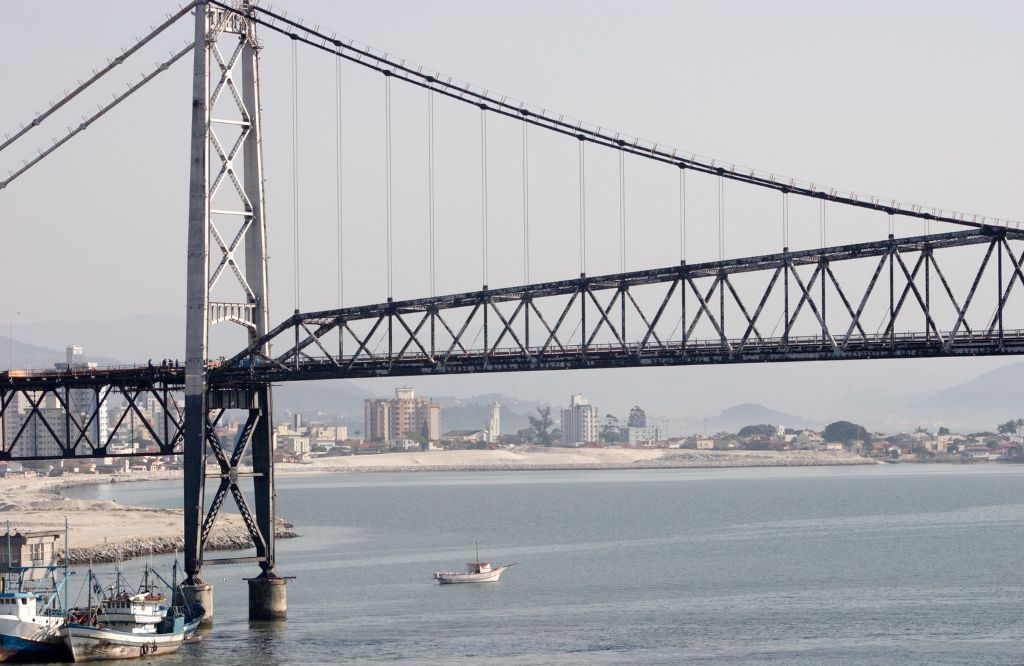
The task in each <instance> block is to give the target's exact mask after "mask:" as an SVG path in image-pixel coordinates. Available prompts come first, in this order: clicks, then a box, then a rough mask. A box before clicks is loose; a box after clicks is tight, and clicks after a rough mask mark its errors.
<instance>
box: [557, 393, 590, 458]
mask: <svg viewBox="0 0 1024 666" xmlns="http://www.w3.org/2000/svg"><path fill="white" fill-rule="evenodd" d="M597 435H598V412H597V406H595V405H591V404H590V401H589V400H587V399H586V398H584V397H583V394H582V393H577V394H575V395H573V396H572V398H571V399H570V400H569V408H568V409H563V410H562V445H563V446H580V445H581V444H587V443H588V442H596V441H597Z"/></svg>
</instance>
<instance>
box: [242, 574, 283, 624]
mask: <svg viewBox="0 0 1024 666" xmlns="http://www.w3.org/2000/svg"><path fill="white" fill-rule="evenodd" d="M245 580H247V581H248V582H249V619H250V620H272V621H273V620H276V621H280V620H285V619H287V617H288V593H287V583H288V580H289V578H285V577H281V576H275V575H273V574H271V575H269V576H267V575H263V576H259V577H257V578H246V579H245Z"/></svg>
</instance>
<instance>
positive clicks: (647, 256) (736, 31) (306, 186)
mask: <svg viewBox="0 0 1024 666" xmlns="http://www.w3.org/2000/svg"><path fill="white" fill-rule="evenodd" d="M176 7H177V4H176V3H158V2H148V3H139V2H98V3H82V2H54V3H48V5H47V8H48V9H47V15H46V16H45V17H42V16H40V11H39V7H38V5H36V4H33V3H13V4H9V5H8V6H7V7H5V21H4V22H3V23H2V24H0V45H2V46H0V53H2V55H3V57H2V58H0V90H2V91H3V100H4V103H3V104H0V133H3V132H6V131H9V130H13V129H15V128H16V127H17V126H18V124H19V123H21V122H24V121H27V120H29V119H30V118H31V117H32V115H33V112H34V111H37V110H41V109H42V108H44V107H45V105H46V102H47V101H48V100H51V99H54V98H56V97H57V96H58V94H59V93H60V91H61V90H63V89H65V88H67V87H69V86H72V85H74V84H75V81H76V80H78V79H80V78H84V77H86V76H87V75H88V74H89V71H90V70H91V69H92V68H94V67H98V66H100V65H101V64H102V63H104V62H105V60H106V58H107V57H110V56H113V55H116V54H117V53H119V51H120V49H121V47H127V46H128V45H130V44H131V43H132V41H133V38H134V37H135V36H137V35H141V34H144V33H145V32H147V31H148V28H147V26H150V25H154V24H156V23H157V22H159V21H160V20H162V15H163V14H164V13H166V12H170V11H172V10H174V9H176ZM280 7H281V8H283V9H286V10H287V11H288V12H289V13H290V14H292V15H296V16H301V17H303V18H304V19H306V20H307V22H309V23H312V24H319V25H320V26H322V27H324V28H325V29H327V30H328V31H336V32H337V33H338V34H339V35H344V36H346V37H352V38H355V39H357V40H359V41H362V42H366V43H369V44H372V45H374V46H376V47H378V48H380V49H384V50H387V51H388V52H390V53H393V54H395V55H397V56H399V57H405V58H408V59H410V60H412V61H414V62H417V63H420V64H423V65H425V66H427V67H430V68H433V69H437V70H439V71H441V72H445V73H447V74H451V75H453V76H456V77H458V78H461V79H464V80H467V81H471V82H473V83H475V84H478V85H480V86H483V87H486V88H490V89H493V90H495V91H498V92H500V93H501V94H505V95H509V96H512V97H515V98H518V99H523V100H527V101H529V102H530V103H533V104H537V105H541V106H544V107H546V108H548V109H551V110H555V111H557V112H560V113H565V114H567V115H570V116H573V117H577V118H583V119H586V120H588V121H590V122H594V123H597V124H600V125H602V126H604V127H609V128H613V129H615V130H619V131H623V132H626V133H629V134H635V135H638V136H640V137H643V138H646V139H651V140H654V141H658V142H661V143H664V144H668V145H672V146H675V147H679V148H681V149H684V150H687V151H694V152H697V153H701V154H704V155H710V156H714V157H716V158H720V159H722V160H725V161H727V162H736V163H740V164H744V165H750V166H755V167H758V168H761V169H765V170H771V171H774V172H777V173H780V174H785V175H789V176H796V177H800V178H805V179H808V180H813V181H815V182H818V183H822V184H832V185H837V186H841V187H845V188H850V189H854V190H857V191H860V192H868V193H873V194H879V195H885V196H891V197H894V198H897V199H900V200H903V201H913V202H917V203H922V204H926V205H934V206H940V207H947V208H953V209H959V210H966V211H971V212H980V213H986V214H992V215H997V216H1001V217H1007V218H1013V219H1024V202H1022V197H1021V196H1020V185H1019V183H1020V177H1021V172H1022V160H1024V157H1022V156H1024V135H1022V132H1021V131H1020V129H1019V127H1020V120H1019V113H1020V108H1022V99H1021V97H1022V93H1021V87H1020V86H1019V85H1016V83H1015V82H1017V81H1020V80H1021V74H1022V71H1021V69H1022V63H1024V57H1022V56H1024V53H1022V50H1024V46H1022V45H1021V41H1020V39H1019V35H1020V34H1021V30H1022V28H1024V5H1022V4H1021V3H1019V2H986V3H951V2H934V1H928V2H900V3H891V2H856V3H853V2H850V3H821V2H781V3H760V2H715V3H704V2H631V3H610V2H569V1H562V2H531V1H525V2H517V3H504V4H498V3H479V2H443V3H440V2H438V3H422V2H377V3H343V2H312V1H309V2H289V3H283V2H282V3H281V4H280ZM41 18H45V19H46V20H40V19H41ZM190 31H191V27H190V22H189V20H188V19H185V20H183V21H182V22H181V23H180V25H179V26H177V27H176V28H175V29H173V30H172V31H171V32H170V33H169V34H167V35H166V38H162V39H161V40H160V41H159V43H158V44H155V45H153V46H152V47H151V48H147V49H146V50H145V51H144V52H143V53H141V54H140V55H139V56H136V57H135V58H133V59H132V60H130V61H129V63H128V64H127V65H125V66H123V67H120V68H118V70H116V73H115V74H114V75H113V76H112V77H111V79H110V81H108V82H107V83H106V84H105V85H104V86H101V88H100V90H98V91H97V92H96V94H95V95H92V96H89V97H88V99H87V100H86V101H88V102H90V103H88V104H78V105H75V106H74V108H75V109H76V111H74V112H69V113H66V114H61V115H60V116H59V117H58V118H55V119H54V120H53V121H51V122H49V123H47V124H45V125H44V126H43V127H42V128H39V129H37V130H34V131H33V132H31V133H30V134H29V135H28V136H27V137H26V138H25V139H23V140H22V141H21V142H19V143H18V144H16V145H15V146H14V147H12V148H10V149H8V150H6V151H4V152H3V153H0V172H6V170H7V169H8V168H11V167H14V166H15V165H17V164H19V163H20V160H21V159H22V158H23V157H26V156H28V155H31V154H33V153H34V152H35V150H36V148H37V147H40V146H44V145H46V144H47V143H48V141H49V140H50V138H51V137H53V136H56V135H57V134H59V133H60V131H61V130H62V129H63V128H65V127H66V126H68V125H73V124H77V119H78V118H79V117H80V116H81V115H82V114H83V113H86V112H87V111H89V110H91V109H92V108H94V107H95V104H96V103H97V102H100V101H103V100H105V99H108V98H109V96H110V93H111V92H113V91H115V90H118V89H123V87H124V86H125V84H126V83H127V82H128V81H131V80H134V79H135V78H137V77H138V76H139V74H141V73H142V72H143V71H148V70H149V69H150V68H151V67H152V64H153V63H154V62H155V61H157V60H158V59H162V58H164V57H166V55H167V53H168V52H169V51H170V50H171V49H177V48H180V46H181V44H183V43H184V41H185V40H186V39H188V38H189V37H190ZM262 36H263V39H264V40H265V49H264V52H263V60H262V67H263V99H264V126H263V132H264V137H265V159H266V175H267V201H268V223H269V226H270V230H269V235H270V254H271V260H270V261H271V264H270V271H271V282H272V293H271V309H272V315H271V319H272V320H280V319H281V318H283V317H284V316H287V314H289V313H290V312H291V310H292V308H293V307H294V300H293V297H292V288H293V282H292V279H293V274H294V271H293V265H292V260H291V256H292V245H291V222H292V220H291V210H292V191H291V154H292V145H291V128H292V125H291V115H290V114H291V104H290V97H289V95H290V89H291V85H292V81H291V78H290V71H291V64H290V57H291V47H290V44H289V42H288V41H287V40H285V39H284V38H281V37H279V36H277V35H273V34H268V33H266V32H264V33H263V35H262ZM190 66H191V65H190V58H186V59H184V60H183V61H182V62H179V63H178V64H177V65H176V66H175V67H174V68H173V69H172V70H171V71H169V72H167V73H165V74H163V75H161V76H160V77H159V78H158V79H157V80H156V81H154V82H153V83H151V84H150V85H149V86H148V87H147V88H146V89H144V90H143V91H141V92H140V93H138V94H137V95H136V96H135V97H134V98H133V99H131V100H130V101H128V102H127V103H126V104H124V105H122V106H121V107H120V108H118V109H117V110H116V111H115V112H113V113H112V114H110V115H109V116H107V117H106V118H104V119H102V120H101V121H99V123H97V125H95V126H94V127H93V128H91V129H90V130H88V131H87V132H86V133H85V134H83V135H80V136H79V137H77V138H75V139H74V140H73V141H72V142H71V143H70V144H69V145H67V146H65V147H64V148H63V149H62V150H61V151H59V152H58V153H57V154H56V155H54V156H53V157H51V158H49V159H48V160H46V161H45V162H44V163H43V164H41V165H40V166H39V167H37V168H36V169H34V170H33V171H32V172H30V173H29V174H27V175H25V176H23V177H22V178H21V179H19V180H18V181H16V182H15V183H13V184H12V185H11V186H9V187H8V188H7V189H6V190H4V191H0V238H2V240H0V243H2V245H0V247H2V248H3V257H4V264H5V269H6V272H7V275H8V281H7V285H8V286H7V287H6V288H4V289H3V290H0V322H3V323H4V324H6V323H7V322H8V320H9V318H10V316H11V315H12V314H13V313H14V312H15V311H20V312H21V313H22V314H21V316H20V318H19V319H20V320H23V321H25V322H32V321H44V320H49V319H69V320H76V319H99V320H107V319H116V318H119V317H125V316H131V315H136V314H140V313H169V314H183V312H184V286H185V273H184V267H185V235H186V221H187V187H188V150H189V146H188V131H189V127H188V123H189V106H190V75H191V73H190ZM334 68H335V63H334V61H333V60H332V59H330V58H329V57H328V56H326V55H323V54H319V53H316V52H314V51H312V50H310V49H306V50H302V51H300V53H299V72H300V75H299V82H298V84H299V89H300V104H299V118H300V142H299V146H298V149H299V154H300V178H299V188H300V196H301V200H302V201H301V205H300V207H299V210H300V248H301V264H302V267H301V275H302V284H303V287H304V289H303V295H302V303H301V305H302V307H303V308H304V309H310V308H319V307H330V306H333V305H335V303H336V300H337V290H336V286H335V285H336V282H337V261H336V257H335V252H336V250H335V233H336V208H335V196H336V195H335V192H336V190H335V186H336V183H337V173H336V170H335V153H334V150H335V149H334V146H335V136H336V135H335V127H336V122H337V119H336V115H335V108H334V99H335V79H334V74H335V69H334ZM342 80H343V97H344V104H343V119H342V136H343V140H344V143H345V156H344V176H343V179H342V182H343V184H344V191H345V193H346V196H345V203H344V208H343V212H344V215H345V220H346V222H345V234H346V241H347V242H346V252H345V259H344V265H345V276H346V293H345V301H346V303H347V304H357V303H367V302H376V301H380V300H382V299H384V298H385V297H386V296H387V293H386V288H385V286H384V282H385V280H384V269H383V266H384V252H383V239H384V236H383V216H384V205H383V201H384V199H383V187H384V178H383V175H384V150H383V131H384V129H383V128H384V125H383V121H382V111H383V104H384V97H383V84H382V77H381V76H380V75H379V74H369V73H366V72H365V71H363V70H360V68H358V66H355V65H346V66H345V67H344V68H343V71H342ZM392 94H393V107H394V109H395V111H394V120H393V132H394V141H395V145H396V149H395V158H394V159H395V163H394V176H393V179H394V192H395V194H394V220H395V222H394V224H395V232H396V241H395V256H396V265H397V266H398V268H397V269H396V271H395V275H396V277H395V289H394V294H395V296H396V297H413V296H421V295H425V294H426V293H427V289H428V287H427V284H428V281H427V271H426V266H427V262H428V258H427V255H426V253H425V252H424V251H423V247H424V246H425V243H426V238H427V236H426V233H427V232H426V228H427V227H426V200H427V199H426V186H425V183H426V157H425V156H426V131H425V128H426V97H425V94H424V93H423V92H422V91H420V90H418V89H407V88H406V87H404V86H400V85H398V84H397V83H396V85H395V87H394V88H393V91H392ZM436 110H437V120H436V136H437V148H436V154H437V193H436V197H437V204H436V210H437V219H438V222H437V228H438V238H437V242H438V245H439V251H438V255H437V265H438V274H437V279H438V290H439V291H441V292H445V291H456V290H459V291H461V290H463V289H470V288H476V287H478V286H479V285H480V282H481V279H482V276H481V261H480V251H479V248H480V225H479V215H480V213H479V210H480V176H479V160H480V156H479V155H480V153H479V136H480V129H479V112H478V111H475V110H474V109H471V108H465V107H461V106H458V105H456V104H454V103H450V102H445V101H442V100H440V99H439V100H438V101H437V106H436ZM489 122H490V125H489V134H488V143H489V160H488V165H489V190H488V197H489V200H490V208H489V211H490V212H489V216H490V228H491V232H490V233H491V245H490V254H489V256H490V276H489V282H490V283H491V285H493V286H499V285H504V284H513V283H518V282H519V281H520V280H521V279H522V266H523V257H522V253H521V247H522V239H521V234H522V210H521V204H520V202H521V179H520V175H519V174H520V173H521V163H520V143H519V141H520V139H519V136H520V135H519V127H518V125H517V124H515V123H513V122H510V121H504V120H501V119H492V120H490V121H489ZM534 137H535V138H534ZM576 150H577V147H576V145H575V142H574V141H573V140H571V139H562V138H544V137H542V136H541V131H540V130H535V131H534V133H533V134H532V135H531V157H532V159H531V234H532V237H533V239H534V243H533V245H532V247H531V258H532V268H531V277H532V278H534V279H550V278H563V277H571V276H573V275H575V274H577V273H578V272H579V268H580V267H579V259H578V249H577V246H578V240H577V228H578V217H577V216H578V213H577V202H578V189H577V187H578V186H577V154H576ZM616 165H617V162H616V157H615V156H614V155H613V154H611V153H609V152H607V151H600V150H597V149H596V148H595V149H593V151H592V152H590V153H588V162H587V173H588V193H587V206H588V247H587V253H588V257H589V259H588V265H587V272H588V273H591V274H595V273H600V272H605V271H608V272H611V271H614V270H616V269H617V268H618V256H619V254H618V235H617V228H618V203H617V187H616V185H615V183H616V182H617V181H616V171H615V170H616V168H617V166H616ZM676 178H677V173H676V171H675V170H674V169H671V168H669V167H655V166H651V165H648V164H644V163H643V162H642V161H641V160H637V159H631V160H628V161H627V182H628V185H627V206H628V208H627V210H628V212H627V221H628V224H627V267H628V268H644V267H652V266H660V265H666V264H671V263H675V262H677V261H678V260H679V256H678V254H679V250H678V236H677V234H678V231H677V228H678V223H677V209H676V203H675V202H676V198H677V190H676ZM714 187H715V185H714V182H713V181H712V180H711V179H703V181H702V180H701V179H700V178H699V177H695V178H694V179H693V182H692V183H690V184H689V192H688V194H689V197H690V204H689V205H688V231H687V235H688V249H687V255H688V256H687V258H688V259H689V260H691V261H692V260H699V259H702V258H703V259H709V258H713V257H714V256H716V255H717V246H716V245H715V240H714V239H715V238H716V230H715V224H716V216H715V201H716V200H715V198H714V197H715V195H714V192H715V190H714ZM747 189H749V188H742V187H741V186H733V185H729V186H727V190H726V210H727V213H726V219H727V234H726V238H727V240H726V254H727V255H737V256H742V255H745V254H752V253H756V252H765V251H774V250H778V249H779V247H780V245H781V231H780V224H779V209H780V202H779V195H777V194H768V193H763V192H753V193H751V192H748V191H746V190H747ZM829 219H830V224H829V225H828V234H829V240H830V242H843V241H850V240H865V239H875V238H881V237H883V236H884V234H885V233H886V229H887V224H886V221H885V218H884V216H882V215H878V214H868V213H847V212H840V211H835V212H834V213H830V217H829ZM791 220H792V221H791V228H792V231H791V233H792V241H791V245H792V246H793V247H809V246H812V245H815V244H817V243H818V237H819V236H818V233H819V232H818V218H817V207H816V205H814V204H803V203H799V202H794V203H793V204H792V209H791ZM920 230H921V223H920V222H916V223H902V224H901V225H900V227H899V228H898V230H897V231H898V233H916V232H918V231H920ZM227 233H228V234H231V233H232V232H231V231H229V232H227ZM2 332H4V333H5V332H6V326H4V330H3V331H2ZM71 334H73V331H69V335H71ZM15 337H18V336H17V332H16V334H15ZM1002 362H1003V361H991V360H990V361H978V362H976V363H975V364H974V365H965V364H964V363H960V364H952V365H948V367H949V368H950V370H949V372H947V373H945V374H949V375H951V377H950V379H951V380H952V379H955V377H956V376H960V375H963V376H971V375H974V374H977V372H978V371H980V370H982V369H984V368H987V367H991V366H992V365H993V364H997V363H1002ZM941 365H942V364H941V363H934V364H932V365H930V367H931V368H938V367H940V366H941ZM943 367H946V366H943ZM709 371H710V370H708V369H702V370H701V371H699V372H709ZM666 372H667V374H664V375H663V374H659V375H657V376H658V377H659V382H662V381H663V382H664V383H665V384H666V385H670V384H671V383H672V382H674V381H678V380H680V379H681V378H684V377H693V376H695V375H693V374H691V375H684V374H683V373H684V371H683V370H672V371H666ZM693 372H694V373H697V372H698V371H696V370H695V371H693ZM723 372H725V371H723ZM743 372H746V371H741V370H732V369H730V370H729V371H728V372H727V373H726V374H728V376H729V377H735V379H736V381H738V382H739V383H740V384H742V383H743V382H744V377H750V376H754V375H750V374H748V375H744V374H743ZM751 372H753V373H755V374H756V372H757V371H751ZM835 372H836V370H835V368H830V370H829V373H831V374H833V375H834V373H835ZM854 372H856V371H854ZM865 372H869V371H867V370H865ZM870 372H874V371H870ZM729 373H732V374H729ZM573 376H578V375H567V376H565V377H559V379H558V385H559V387H560V389H559V390H561V387H562V386H563V384H566V386H567V383H569V382H571V381H572V379H571V377H573ZM588 376H589V375H588ZM614 376H615V375H614V373H607V374H604V375H602V377H604V378H605V379H602V380H600V381H605V380H608V381H611V380H612V378H613V377H614ZM630 376H633V375H630ZM653 376H654V375H652V377H653ZM722 376H724V375H722ZM662 377H664V379H661V378H662ZM445 381H446V382H449V384H444V385H443V386H445V387H447V386H450V385H453V384H451V382H456V381H457V380H445ZM462 381H473V382H477V381H478V380H475V379H474V380H462ZM489 381H494V382H497V383H496V384H495V385H496V386H502V385H510V384H511V383H513V382H514V383H515V384H516V385H517V386H521V385H523V383H524V382H527V384H528V383H529V380H527V379H526V378H524V377H519V378H515V379H512V378H502V379H496V380H489ZM533 381H536V380H533ZM599 383H600V382H599ZM474 385H478V384H474ZM438 386H439V387H440V386H442V385H441V384H439V385H438ZM438 390H440V388H439V389H438ZM596 390H599V389H596ZM526 392H529V389H528V388H527V389H526ZM722 399H723V400H725V401H726V404H731V403H729V401H728V399H727V398H722Z"/></svg>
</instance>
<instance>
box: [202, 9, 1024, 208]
mask: <svg viewBox="0 0 1024 666" xmlns="http://www.w3.org/2000/svg"><path fill="white" fill-rule="evenodd" d="M209 2H210V4H211V5H215V6H217V7H221V8H222V9H225V10H227V11H231V12H235V13H239V14H242V12H240V11H239V10H238V9H237V8H234V7H231V6H230V5H228V4H226V3H224V2H220V1H219V0H209ZM257 14H258V15H257ZM244 15H245V16H246V18H247V19H248V20H250V21H252V22H253V23H256V24H259V25H262V26H265V27H267V28H268V29H270V30H274V31H275V32H279V33H281V34H284V35H288V36H294V38H297V39H299V40H300V41H302V42H304V43H306V44H308V45H310V46H312V47H314V48H318V49H321V50H323V51H326V52H329V53H332V54H334V55H336V56H338V57H342V58H345V59H347V60H349V61H351V62H354V63H357V64H359V65H362V66H363V67H367V68H369V69H373V70H376V71H380V72H383V71H389V72H391V73H392V75H393V76H395V77H396V78H398V79H400V80H402V81H406V82H408V83H411V84H413V85H416V86H420V87H423V88H430V89H433V90H435V91H436V92H438V93H441V94H443V95H446V96H448V97H451V98H452V99H456V100H459V101H462V102H465V103H469V104H473V105H474V106H478V107H479V106H485V107H486V108H487V109H488V110H490V111H493V112H494V113H499V114H501V115H504V116H508V117H511V118H517V119H519V120H521V121H523V122H527V123H531V124H533V125H537V126H538V127H544V128H546V129H549V130H551V131H554V132H558V133H561V134H566V135H571V136H577V135H579V134H583V135H584V136H586V140H587V141H591V142H593V143H597V144H600V145H604V146H607V147H610V148H614V149H616V150H620V151H625V152H629V153H630V154H634V155H638V156H640V157H644V158H646V159H651V160H654V161H658V162H664V163H668V164H674V165H676V166H680V165H682V166H686V167H687V168H690V169H693V170H694V171H700V172H702V173H707V174H712V175H718V176H720V177H722V178H727V179H729V180H736V181H740V182H743V183H746V184H749V185H754V186H757V187H764V188H768V189H774V190H777V191H783V190H786V191H789V192H791V193H793V194H797V195H799V196H807V197H812V198H816V199H824V200H827V201H833V202H836V203H841V204H844V205H848V206H854V207H860V208H867V209H870V210H877V211H883V212H891V213H893V214H898V215H903V216H906V217H915V218H924V219H935V220H938V221H940V222H948V223H951V224H959V225H964V226H972V227H983V226H987V225H993V224H998V225H1004V226H1014V227H1017V226H1019V224H1020V222H1015V221H1011V220H1005V219H1001V218H996V217H990V216H983V215H977V214H969V213H962V212H957V211H944V210H939V209H934V208H930V209H928V210H929V211H931V212H926V210H925V208H924V207H922V206H919V205H915V204H910V203H905V202H901V201H897V200H895V199H891V198H884V197H877V196H871V195H865V194H858V193H855V192H849V191H844V190H840V189H838V188H834V187H826V186H822V185H817V184H814V183H805V182H801V181H797V180H796V179H792V178H784V177H781V176H777V175H775V174H772V173H768V172H762V171H758V170H755V169H750V168H747V167H739V166H737V165H735V164H730V163H728V162H723V161H721V160H716V159H712V158H708V157H701V156H698V155H696V154H694V153H688V152H686V151H681V150H678V149H673V148H670V147H668V146H664V145H662V144H657V143H650V142H646V141H642V140H640V139H637V138H632V137H626V136H624V135H621V134H618V133H613V132H610V131H608V130H605V129H604V128H601V127H598V126H596V125H590V124H584V123H583V122H582V121H574V120H571V119H569V118H568V117H567V116H565V115H561V114H556V113H552V112H548V111H546V110H545V109H542V108H540V107H534V106H529V107H528V105H526V104H525V103H522V102H518V101H516V100H513V99H512V98H509V97H505V96H495V95H493V94H492V93H490V91H487V90H483V89H479V88H475V87H473V86H470V85H469V84H466V83H463V82H460V81H458V80H456V79H454V78H452V77H448V76H445V75H442V74H440V73H438V72H431V71H430V70H428V69H426V68H423V67H419V66H417V65H414V64H412V63H410V62H408V61H406V60H401V61H395V60H392V59H390V58H389V57H388V56H387V54H383V55H380V54H378V53H376V52H374V51H373V50H372V49H371V48H370V47H364V46H361V45H358V46H357V45H356V44H355V42H353V41H352V40H347V42H342V41H341V40H340V39H337V38H336V37H334V36H328V35H326V34H324V33H322V32H320V31H319V30H318V29H317V28H308V27H306V26H304V25H302V24H301V23H299V22H297V21H296V20H293V19H290V18H287V17H285V16H283V15H281V14H278V13H276V12H274V11H271V10H269V9H267V8H264V7H260V6H253V7H251V10H250V13H249V14H244ZM263 17H265V18H263ZM278 23H282V24H284V25H285V26H287V27H282V26H281V25H278ZM291 30H297V31H301V32H302V33H304V34H302V35H300V34H298V33H296V32H292V31H291ZM338 49H343V50H344V51H345V53H341V54H340V55H339V51H338Z"/></svg>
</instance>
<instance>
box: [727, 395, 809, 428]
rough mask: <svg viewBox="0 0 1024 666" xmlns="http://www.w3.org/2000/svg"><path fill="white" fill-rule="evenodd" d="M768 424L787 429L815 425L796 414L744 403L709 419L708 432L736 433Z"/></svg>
mask: <svg viewBox="0 0 1024 666" xmlns="http://www.w3.org/2000/svg"><path fill="white" fill-rule="evenodd" d="M759 423H767V424H769V425H774V426H778V425H781V426H786V427H787V428H809V427H813V426H815V425H818V424H816V423H814V422H813V421H812V420H811V419H807V418H804V417H802V416H796V415H794V414H787V413H786V412H780V411H777V410H774V409H769V408H768V407H765V406H764V405H758V404H755V403H749V402H748V403H744V404H742V405H735V406H733V407H729V408H728V409H724V410H722V413H721V414H719V415H718V416H716V417H714V418H711V419H708V430H709V431H710V432H719V431H724V432H736V431H738V430H739V429H740V428H742V427H743V426H748V425H756V424H759Z"/></svg>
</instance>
